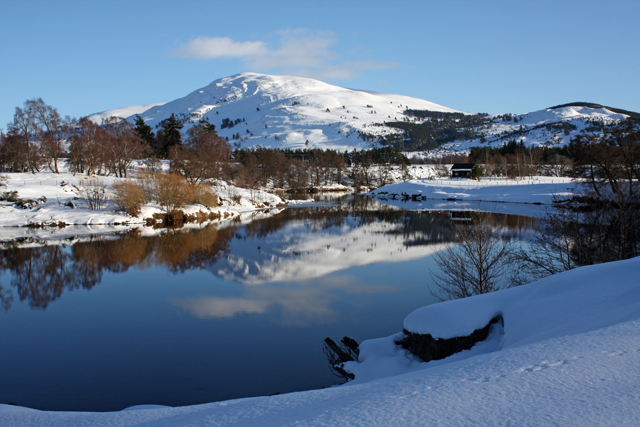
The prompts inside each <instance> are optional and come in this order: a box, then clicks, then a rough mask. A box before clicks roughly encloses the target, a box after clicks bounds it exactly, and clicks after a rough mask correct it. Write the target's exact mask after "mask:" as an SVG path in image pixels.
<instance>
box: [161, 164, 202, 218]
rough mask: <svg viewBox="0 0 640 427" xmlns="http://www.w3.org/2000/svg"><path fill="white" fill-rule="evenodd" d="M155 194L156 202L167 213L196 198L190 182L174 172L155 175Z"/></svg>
mask: <svg viewBox="0 0 640 427" xmlns="http://www.w3.org/2000/svg"><path fill="white" fill-rule="evenodd" d="M154 195H155V199H156V202H158V204H159V205H160V206H162V208H163V209H164V210H166V211H167V213H172V212H173V211H175V210H176V209H179V208H181V207H183V206H185V205H187V204H189V203H193V201H194V199H195V197H194V189H193V187H192V186H191V185H189V182H188V181H187V180H186V179H185V178H184V177H183V176H180V175H176V174H173V173H170V174H163V173H160V174H156V175H155V182H154Z"/></svg>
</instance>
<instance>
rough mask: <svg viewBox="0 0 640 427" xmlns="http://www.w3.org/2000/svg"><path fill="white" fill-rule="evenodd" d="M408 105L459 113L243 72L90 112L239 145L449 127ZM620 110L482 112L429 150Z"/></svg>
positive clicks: (550, 139)
mask: <svg viewBox="0 0 640 427" xmlns="http://www.w3.org/2000/svg"><path fill="white" fill-rule="evenodd" d="M408 109H410V110H429V111H435V112H446V113H456V112H457V113H459V111H456V110H453V109H451V108H448V107H444V106H442V105H438V104H434V103H432V102H429V101H425V100H422V99H418V98H412V97H409V96H403V95H390V94H384V93H377V92H370V91H364V90H354V89H346V88H343V87H339V86H334V85H330V84H327V83H323V82H321V81H318V80H313V79H309V78H303V77H291V76H272V75H265V74H257V73H242V74H238V75H235V76H231V77H225V78H222V79H218V80H215V81H213V82H212V83H211V84H209V85H208V86H205V87H203V88H200V89H198V90H195V91H193V92H191V93H190V94H188V95H186V96H184V97H182V98H179V99H176V100H174V101H171V102H167V103H165V104H147V105H139V106H131V107H124V108H119V109H115V110H107V111H103V112H100V113H96V114H92V115H91V116H89V118H90V119H91V120H93V121H94V122H96V123H101V122H102V120H103V119H105V118H107V117H110V116H119V117H123V118H126V119H128V120H129V121H130V122H133V121H134V120H135V116H136V115H138V114H139V115H140V116H141V117H142V118H143V119H144V120H145V122H146V123H147V124H148V125H150V126H152V127H154V128H156V129H157V128H158V127H159V126H160V123H161V122H162V121H163V120H164V119H167V118H168V117H170V116H171V114H175V116H176V117H177V118H178V119H179V120H181V121H182V122H183V123H184V125H185V126H184V128H183V131H185V132H186V131H187V130H188V129H189V128H190V127H191V126H193V125H194V124H196V123H197V122H198V121H199V120H201V119H205V120H208V121H209V122H210V123H212V124H214V125H215V126H216V130H217V132H218V134H219V135H220V136H222V137H226V138H229V141H230V142H232V143H234V144H235V146H236V147H244V148H247V147H254V146H258V145H261V146H265V147H273V148H291V149H297V148H333V149H337V150H341V151H342V150H351V149H353V148H356V149H366V148H370V147H371V146H372V145H375V144H376V141H377V138H378V137H379V136H383V135H384V136H389V135H392V134H401V133H402V132H403V131H402V130H400V129H399V128H398V127H393V126H388V125H387V124H388V123H391V122H400V123H401V124H402V126H404V125H406V126H413V125H421V124H425V123H426V122H428V121H431V122H430V123H431V125H430V126H432V127H433V126H435V128H434V129H435V130H436V131H435V134H438V133H441V134H447V133H448V132H450V131H451V129H449V130H448V131H443V130H440V131H438V123H437V122H438V120H440V119H438V118H433V117H427V118H418V117H416V116H414V115H411V114H408V112H407V111H406V110H408ZM624 113H625V112H624V111H620V110H616V111H613V110H612V109H609V108H607V107H603V106H599V105H597V104H588V103H575V104H566V105H563V106H558V107H552V108H548V109H544V110H540V111H535V112H531V113H526V114H521V115H513V114H501V115H493V116H488V117H486V118H483V119H481V120H479V122H481V123H482V124H480V125H478V124H474V125H461V126H460V127H459V128H458V129H457V131H458V132H459V133H458V134H459V135H466V136H467V137H468V135H475V137H473V138H472V139H460V138H459V139H457V140H455V141H453V142H450V143H447V144H444V145H442V146H441V148H440V149H437V150H432V151H431V153H430V155H431V156H433V155H438V153H440V154H442V153H443V152H452V151H466V150H468V149H469V148H470V147H473V146H491V147H499V146H502V145H503V144H505V143H506V142H508V141H510V140H516V141H518V142H520V141H522V142H524V144H525V145H527V146H532V145H546V146H562V145H564V144H566V143H568V142H569V141H570V139H571V138H573V137H575V136H576V135H577V134H579V133H580V132H582V131H586V132H595V133H599V132H601V131H602V128H603V126H606V125H609V124H612V123H614V122H616V121H618V120H621V119H624V118H626V117H628V116H627V115H626V114H624ZM629 114H634V113H629ZM455 121H456V122H457V121H458V120H455ZM402 126H400V127H402ZM449 126H451V124H450V123H449ZM465 126H466V127H465ZM399 140H400V141H401V140H402V138H400V139H399ZM413 145H414V146H416V144H415V143H414V144H413ZM417 145H418V146H420V145H424V144H422V142H421V143H419V144H417ZM431 145H433V144H431ZM418 149H419V148H418Z"/></svg>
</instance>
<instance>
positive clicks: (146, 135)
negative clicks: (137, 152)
mask: <svg viewBox="0 0 640 427" xmlns="http://www.w3.org/2000/svg"><path fill="white" fill-rule="evenodd" d="M135 131H136V133H137V134H138V136H139V137H140V139H142V141H143V143H144V144H145V145H146V146H147V147H148V149H150V150H153V151H156V150H155V148H156V136H155V135H154V133H153V129H152V128H151V126H149V125H148V124H146V123H145V122H144V120H143V119H142V117H140V116H139V115H136V127H135Z"/></svg>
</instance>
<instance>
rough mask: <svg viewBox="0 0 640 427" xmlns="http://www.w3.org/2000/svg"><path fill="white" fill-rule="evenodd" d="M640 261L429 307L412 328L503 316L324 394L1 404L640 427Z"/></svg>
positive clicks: (230, 419)
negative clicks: (464, 347) (158, 402)
mask: <svg viewBox="0 0 640 427" xmlns="http://www.w3.org/2000/svg"><path fill="white" fill-rule="evenodd" d="M638 271H640V258H634V259H631V260H627V261H619V262H615V263H609V264H601V265H595V266H589V267H583V268H579V269H575V270H572V271H568V272H565V273H562V274H558V275H555V276H551V277H547V278H545V279H542V280H540V281H538V282H534V283H531V284H529V285H524V286H521V287H518V288H512V289H507V290H503V291H499V292H496V293H493V294H487V295H481V296H477V297H472V298H468V299H463V300H456V301H450V302H445V303H441V304H436V305H432V306H428V307H424V308H421V309H418V310H416V311H415V312H414V313H411V314H410V315H409V316H408V317H407V318H406V319H405V322H404V327H405V328H407V329H408V330H412V331H416V332H423V333H424V332H428V333H432V334H434V336H439V337H450V336H455V335H458V334H467V333H469V332H471V331H472V330H473V329H474V328H477V327H479V326H483V325H484V324H486V323H487V321H488V319H490V318H491V317H493V316H495V315H496V314H501V315H502V317H503V319H504V327H501V326H499V325H496V326H494V328H493V330H492V332H491V333H490V336H489V337H488V339H487V340H486V341H485V342H482V343H479V344H477V345H476V346H475V347H473V348H472V349H471V350H468V351H464V352H461V353H458V354H456V355H453V356H450V357H449V358H447V359H443V360H440V361H432V362H429V363H422V362H417V361H416V360H415V358H413V357H412V356H411V355H409V354H407V352H405V351H404V350H400V349H398V348H397V347H395V346H394V345H393V339H394V338H395V337H396V336H392V337H388V338H382V339H377V340H370V341H365V342H364V343H362V345H361V349H362V350H361V356H360V362H361V363H358V364H356V363H351V364H350V365H349V366H348V368H349V369H351V370H352V371H353V372H355V373H356V380H354V381H353V382H351V383H349V384H347V385H343V386H337V387H332V388H328V389H324V390H313V391H306V392H299V393H291V394H285V395H278V396H271V397H259V398H250V399H240V400H233V401H226V402H216V403H209V404H204V405H195V406H187V407H178V408H169V407H159V406H153V405H148V406H139V407H133V408H129V409H128V410H124V411H120V412H110V413H88V412H79V413H72V412H45V411H37V410H32V409H27V408H21V407H15V406H9V405H0V425H2V426H3V427H18V426H20V427H25V426H45V427H54V426H60V427H62V426H64V427H71V426H142V425H144V426H158V427H162V426H176V425H180V426H231V425H233V426H256V425H259V426H293V425H304V426H333V425H341V426H356V425H360V426H362V425H366V426H407V425H416V426H417V425H447V426H449V425H450V426H539V425H561V426H585V425H589V426H596V425H597V426H604V425H615V426H637V425H640V381H638V378H640V334H639V333H638V331H639V330H640V277H639V276H638V274H637V273H638Z"/></svg>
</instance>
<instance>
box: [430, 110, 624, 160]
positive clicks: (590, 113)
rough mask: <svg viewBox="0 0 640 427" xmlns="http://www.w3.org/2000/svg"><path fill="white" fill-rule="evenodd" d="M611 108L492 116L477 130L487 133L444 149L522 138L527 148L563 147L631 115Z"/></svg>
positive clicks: (500, 142)
mask: <svg viewBox="0 0 640 427" xmlns="http://www.w3.org/2000/svg"><path fill="white" fill-rule="evenodd" d="M627 117H628V116H627V115H625V114H620V113H616V112H614V111H611V110H609V109H607V108H590V107H584V106H566V107H559V108H548V109H545V110H539V111H534V112H531V113H526V114H522V115H504V114H503V115H493V116H489V119H490V120H491V123H490V124H489V125H485V126H483V127H482V128H479V129H477V130H478V131H479V132H480V133H481V134H483V136H484V141H483V140H482V138H475V139H472V140H466V141H462V140H457V141H454V142H452V143H450V144H446V145H443V146H442V147H441V151H447V150H449V151H462V150H468V149H469V148H470V147H482V146H487V147H494V148H495V147H500V146H502V145H504V144H505V143H507V142H508V141H510V140H516V141H517V142H520V141H522V142H523V143H524V144H525V145H526V146H527V147H530V146H548V147H559V146H563V145H566V144H568V143H569V141H570V140H571V138H575V137H576V135H578V134H580V133H581V132H583V131H584V132H587V133H601V131H602V128H603V127H604V126H608V125H611V124H614V123H616V122H618V121H620V120H623V119H625V118H627Z"/></svg>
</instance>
